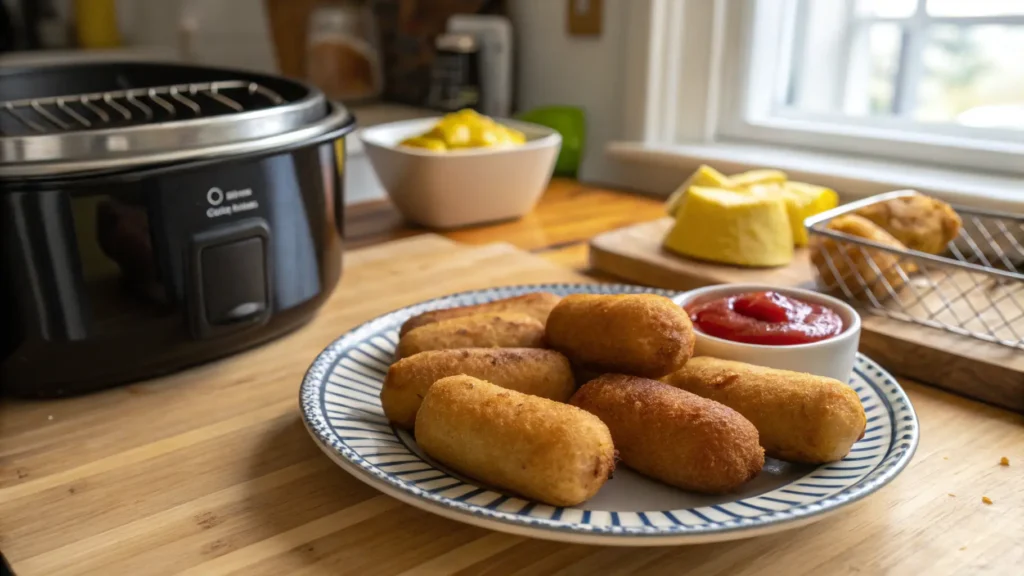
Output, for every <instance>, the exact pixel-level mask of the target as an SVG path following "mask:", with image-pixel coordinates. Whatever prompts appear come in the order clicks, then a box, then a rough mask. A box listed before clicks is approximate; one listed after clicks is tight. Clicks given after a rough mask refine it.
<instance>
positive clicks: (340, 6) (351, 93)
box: [306, 0, 383, 102]
mask: <svg viewBox="0 0 1024 576" xmlns="http://www.w3.org/2000/svg"><path fill="white" fill-rule="evenodd" d="M308 38H309V40H308V42H307V48H308V52H307V55H306V77H307V79H308V80H309V81H310V82H311V83H312V84H314V85H315V86H317V87H318V88H320V89H321V90H323V91H324V94H326V95H327V97H328V98H331V99H333V100H341V101H345V102H353V101H360V100H367V99H370V98H375V97H377V96H379V95H380V93H381V90H382V88H383V81H382V75H381V66H380V49H379V47H378V44H377V30H376V23H375V21H374V17H373V12H372V10H371V9H370V6H369V4H368V3H364V2H360V1H359V0H323V1H321V2H318V3H317V5H316V7H315V8H314V9H313V12H312V14H311V15H310V23H309V36H308Z"/></svg>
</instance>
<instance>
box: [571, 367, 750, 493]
mask: <svg viewBox="0 0 1024 576" xmlns="http://www.w3.org/2000/svg"><path fill="white" fill-rule="evenodd" d="M569 402H570V404H572V405H573V406H579V407H580V408H583V409H584V410H586V411H587V412H590V413H591V414H594V415H596V416H597V417H598V418H600V419H601V421H602V422H604V423H605V424H606V425H607V426H608V429H609V430H611V432H612V439H613V440H614V442H615V448H616V449H617V450H618V452H619V457H620V458H621V459H622V462H623V463H625V464H626V465H627V466H629V467H630V468H632V469H634V470H636V471H637V472H640V473H641V474H645V475H647V476H650V477H652V478H655V479H657V480H661V481H662V482H664V483H666V484H671V485H672V486H676V487H678V488H682V489H684V490H693V491H695V492H706V493H709V494H720V493H725V492H730V491H732V490H735V489H736V488H738V487H739V486H740V485H742V484H743V483H745V482H747V481H748V480H750V479H751V478H753V477H755V476H757V474H758V473H759V472H760V471H761V468H762V467H763V466H764V450H763V449H762V448H761V446H760V445H759V444H758V443H757V430H756V429H755V428H754V425H753V424H751V423H750V422H749V421H747V419H746V418H744V417H743V416H741V415H740V414H739V413H738V412H736V411H735V410H733V409H731V408H728V407H726V406H723V405H721V404H719V403H718V402H714V401H711V400H708V399H706V398H701V397H700V396H697V395H696V394H690V393H689V392H686V391H685V390H680V389H678V388H673V387H672V386H668V385H666V384H663V383H661V382H658V381H656V380H648V379H646V378H639V377H636V376H624V375H621V374H605V375H603V376H601V377H599V378H596V379H594V380H591V381H590V382H588V383H586V384H584V385H583V387H582V388H580V389H579V390H577V391H576V394H574V395H573V397H572V399H571V400H570V401H569Z"/></svg>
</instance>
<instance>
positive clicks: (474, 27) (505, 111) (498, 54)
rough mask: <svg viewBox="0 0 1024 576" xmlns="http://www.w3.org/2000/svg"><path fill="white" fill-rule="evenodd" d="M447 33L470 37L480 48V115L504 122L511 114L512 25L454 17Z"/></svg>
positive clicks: (489, 18) (483, 18) (491, 19)
mask: <svg viewBox="0 0 1024 576" xmlns="http://www.w3.org/2000/svg"><path fill="white" fill-rule="evenodd" d="M448 32H459V33H462V34H472V35H473V36H474V37H476V39H477V44H478V45H479V47H480V82H481V84H482V85H483V86H482V87H483V90H482V91H483V105H482V106H481V109H482V110H481V111H482V112H483V113H484V114H486V115H488V116H497V117H501V118H506V117H508V116H509V115H510V114H511V113H512V48H513V47H512V23H511V22H510V21H509V19H508V18H506V17H504V16H491V15H482V14H456V15H455V16H452V17H451V18H449V19H448Z"/></svg>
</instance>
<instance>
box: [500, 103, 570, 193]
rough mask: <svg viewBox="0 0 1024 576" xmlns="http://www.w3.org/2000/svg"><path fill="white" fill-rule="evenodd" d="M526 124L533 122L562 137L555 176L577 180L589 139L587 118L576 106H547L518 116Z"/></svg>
mask: <svg viewBox="0 0 1024 576" xmlns="http://www.w3.org/2000/svg"><path fill="white" fill-rule="evenodd" d="M516 118H518V119H519V120H522V121H524V122H533V123H534V124H540V125H541V126H547V127H548V128H552V129H554V130H557V131H558V133H559V134H561V135H562V150H561V152H559V153H558V162H556V163H555V176H568V177H570V178H575V177H576V173H577V172H578V171H579V169H580V159H581V158H582V157H583V142H584V140H586V138H587V116H586V114H584V112H583V109H582V108H577V107H575V106H545V107H543V108H534V109H533V110H527V111H526V112H521V113H519V114H517V115H516Z"/></svg>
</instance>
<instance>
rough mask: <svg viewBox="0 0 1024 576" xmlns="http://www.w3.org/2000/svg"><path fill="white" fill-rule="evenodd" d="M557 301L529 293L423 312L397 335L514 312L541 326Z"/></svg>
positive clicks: (545, 295)
mask: <svg viewBox="0 0 1024 576" xmlns="http://www.w3.org/2000/svg"><path fill="white" fill-rule="evenodd" d="M559 300H561V298H559V297H558V296H555V295H554V294H551V293H550V292H531V293H529V294H523V295H522V296H515V297H513V298H503V299H501V300H495V301H493V302H485V303H483V304H476V305H473V306H459V307H457V308H445V309H443V310H431V311H430V312H424V313H423V314H419V315H416V316H413V317H412V318H409V319H408V320H406V321H405V324H402V329H401V330H399V331H398V335H399V336H404V335H405V333H406V332H408V331H410V330H412V329H414V328H419V327H420V326H426V325H427V324H433V323H434V322H437V321H439V320H447V319H449V318H458V317H460V316H472V315H474V314H485V313H491V314H498V313H503V312H514V313H518V314H526V315H527V316H532V317H533V318H535V319H537V320H538V321H539V322H540V323H541V324H544V323H545V322H547V320H548V314H549V313H550V312H551V309H552V308H554V307H555V304H558V301H559Z"/></svg>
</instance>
